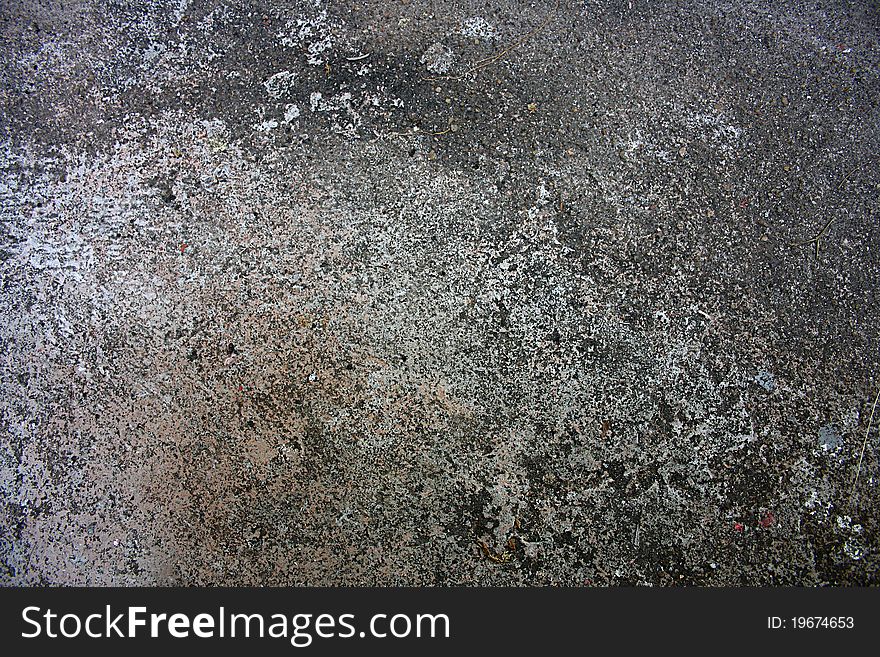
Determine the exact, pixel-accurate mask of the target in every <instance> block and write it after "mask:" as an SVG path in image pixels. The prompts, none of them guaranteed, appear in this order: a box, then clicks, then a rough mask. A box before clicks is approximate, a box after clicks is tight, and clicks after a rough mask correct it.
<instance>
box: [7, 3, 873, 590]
mask: <svg viewBox="0 0 880 657" xmlns="http://www.w3.org/2000/svg"><path fill="white" fill-rule="evenodd" d="M767 4H768V3H763V2H748V1H745V0H731V1H729V2H722V3H718V2H705V1H703V0H691V1H690V2H674V3H673V2H641V1H638V0H634V1H632V2H605V1H594V2H570V1H567V0H563V1H562V2H560V3H559V4H558V6H557V5H556V4H555V3H524V2H516V1H514V0H502V1H497V2H428V1H427V0H411V1H409V2H379V1H378V0H376V1H368V2H314V3H313V2H311V1H302V2H281V3H278V2H272V3H268V2H265V3H264V2H248V1H245V0H241V1H236V2H221V1H219V0H218V1H216V2H204V3H202V2H199V3H197V2H187V0H183V1H182V2H178V1H177V0H174V2H134V1H129V2H106V3H105V2H98V1H97V0H89V1H82V2H71V3H66V4H65V5H64V6H63V8H62V7H61V6H60V5H56V4H55V3H39V2H6V3H4V4H3V6H2V9H0V19H2V23H0V48H2V52H3V59H4V65H3V67H2V69H0V139H2V141H0V152H2V157H0V170H2V175H0V316H2V318H3V319H2V324H0V345H2V351H0V357H2V370H0V372H2V374H0V390H2V392H0V410H2V415H0V417H2V426H3V434H2V435H3V439H2V449H0V486H2V490H3V497H2V501H3V506H2V516H0V582H3V583H5V584H18V585H32V584H116V585H130V584H184V585H192V584H226V585H232V584H323V585H339V584H382V585H402V584H409V585H448V584H477V585H499V584H512V585H551V584H566V585H600V586H601V585H624V584H652V585H678V584H692V585H710V586H713V585H732V584H733V585H735V584H758V585H781V584H796V585H820V584H876V583H877V573H878V572H880V568H878V564H880V561H878V559H880V540H878V536H880V527H878V521H880V515H878V512H877V502H878V439H877V433H875V431H876V430H877V426H875V427H874V429H873V430H872V432H871V433H870V434H868V437H867V440H866V431H867V430H868V422H869V416H870V412H871V402H872V400H873V399H874V394H876V390H877V388H878V386H880V375H878V372H880V371H878V363H880V353H878V341H877V338H878V336H877V329H878V326H880V305H878V296H877V293H876V292H877V280H878V274H880V255H878V254H880V233H878V227H877V212H878V203H877V192H878V189H880V179H878V166H877V165H878V158H880V156H878V153H880V143H878V142H880V140H878V131H877V126H878V118H880V116H878V98H877V94H878V90H880V80H878V71H880V52H878V47H880V46H878V37H880V27H878V20H880V15H878V10H877V8H876V6H875V3H872V2H867V1H865V2H848V3H845V2H839V1H836V0H822V1H820V2H815V3H810V5H809V7H806V6H805V5H804V4H803V3H800V2H778V3H776V2H775V3H772V6H770V7H768V6H767ZM536 28H540V29H538V30H537V31H536V32H535V33H534V34H533V35H532V36H531V37H529V38H528V39H525V40H523V37H524V35H527V34H529V33H530V32H532V31H534V30H536ZM517 43H519V45H518V46H517V47H516V48H513V49H508V48H509V46H510V45H511V44H517ZM501 52H504V56H502V57H499V58H497V59H494V60H492V61H490V62H489V64H488V65H485V66H482V65H481V62H485V61H486V60H487V58H492V57H493V56H494V55H496V54H498V53H501ZM829 221H830V223H828V222H829ZM823 228H824V230H823ZM817 235H818V236H819V239H818V242H819V245H818V249H817V248H816V244H815V241H814V242H808V241H809V240H810V239H811V238H814V237H816V236H817ZM863 445H864V446H865V450H864V457H863V459H862V461H861V467H860V468H858V463H859V456H860V454H861V452H862V446H863ZM857 470H858V475H857ZM856 477H857V479H856ZM854 480H855V488H854V494H852V495H851V490H853V483H854Z"/></svg>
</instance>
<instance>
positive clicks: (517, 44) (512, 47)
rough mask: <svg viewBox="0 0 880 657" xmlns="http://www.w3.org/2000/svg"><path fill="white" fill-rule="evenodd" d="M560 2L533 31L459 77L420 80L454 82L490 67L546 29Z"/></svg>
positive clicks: (479, 61)
mask: <svg viewBox="0 0 880 657" xmlns="http://www.w3.org/2000/svg"><path fill="white" fill-rule="evenodd" d="M560 1H561V0H556V6H555V7H553V9H552V10H551V11H550V14H549V15H548V16H547V18H545V19H544V21H543V22H542V23H541V24H540V25H538V27H536V28H535V29H534V30H532V31H531V32H529V33H528V34H526V35H525V36H524V37H522V38H521V39H519V40H518V41H514V42H513V43H512V44H510V45H509V46H507V47H506V48H503V49H502V50H499V51H498V52H497V53H495V54H494V55H490V56H489V57H484V58H483V59H478V60H477V61H475V62H474V63H473V64H471V67H470V68H469V69H468V70H466V71H465V72H464V73H461V74H460V75H439V76H435V77H427V78H422V80H429V81H431V82H435V81H437V80H455V79H458V78H463V77H464V76H466V75H470V74H471V73H475V72H477V71H479V70H481V69H484V68H486V67H488V66H491V65H492V64H494V63H495V62H497V61H498V60H500V59H502V58H503V57H504V56H505V55H507V53H509V52H510V51H512V50H515V49H516V48H519V47H520V46H521V45H523V44H524V43H525V42H526V41H528V40H529V39H531V38H532V37H533V36H535V35H536V34H537V33H538V32H540V31H541V30H543V29H544V28H545V27H547V26H548V25H549V24H550V21H552V20H553V18H554V16H556V12H557V11H558V10H559V3H560Z"/></svg>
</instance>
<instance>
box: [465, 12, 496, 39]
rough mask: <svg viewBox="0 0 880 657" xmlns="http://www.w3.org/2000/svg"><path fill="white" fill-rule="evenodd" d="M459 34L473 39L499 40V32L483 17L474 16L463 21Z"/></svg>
mask: <svg viewBox="0 0 880 657" xmlns="http://www.w3.org/2000/svg"><path fill="white" fill-rule="evenodd" d="M459 34H461V35H462V36H466V37H469V38H471V39H497V38H498V30H496V29H495V27H494V26H493V25H492V24H491V23H489V21H487V20H486V19H485V18H483V17H482V16H473V17H471V18H468V19H466V20H464V21H462V24H461V29H460V30H459Z"/></svg>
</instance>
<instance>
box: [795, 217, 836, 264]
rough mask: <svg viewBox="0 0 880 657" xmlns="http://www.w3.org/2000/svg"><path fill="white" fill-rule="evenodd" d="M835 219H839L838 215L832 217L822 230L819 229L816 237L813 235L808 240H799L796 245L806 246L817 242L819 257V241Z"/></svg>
mask: <svg viewBox="0 0 880 657" xmlns="http://www.w3.org/2000/svg"><path fill="white" fill-rule="evenodd" d="M835 221H837V217H831V219H829V220H828V221H827V222H826V223H825V225H824V226H823V227H822V230H820V231H819V234H818V235H816V237H812V238H810V239H808V240H804V241H803V242H797V243H796V244H795V246H805V245H807V244H813V243H815V244H816V258H818V257H819V241H820V240H821V239H822V236H823V235H824V234H825V231H827V230H828V227H829V226H831V224H833V223H834V222H835Z"/></svg>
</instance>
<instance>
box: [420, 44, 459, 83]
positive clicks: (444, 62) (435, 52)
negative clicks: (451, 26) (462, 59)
mask: <svg viewBox="0 0 880 657" xmlns="http://www.w3.org/2000/svg"><path fill="white" fill-rule="evenodd" d="M454 61H455V57H454V55H453V54H452V50H451V49H450V48H449V47H448V46H446V45H444V44H442V43H440V42H439V41H437V42H435V43H433V44H431V46H430V47H429V48H428V49H427V50H426V51H425V53H424V54H423V55H422V59H421V62H422V64H424V65H425V67H426V68H427V69H428V70H429V71H430V72H431V73H436V74H438V75H444V74H446V73H448V72H449V70H450V69H451V68H452V64H453V62H454Z"/></svg>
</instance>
